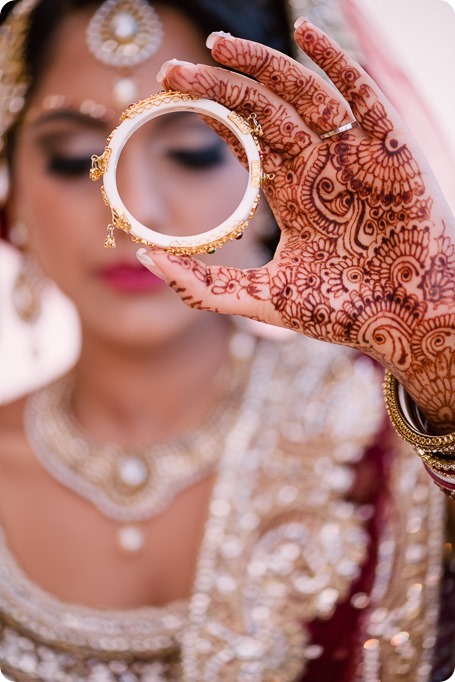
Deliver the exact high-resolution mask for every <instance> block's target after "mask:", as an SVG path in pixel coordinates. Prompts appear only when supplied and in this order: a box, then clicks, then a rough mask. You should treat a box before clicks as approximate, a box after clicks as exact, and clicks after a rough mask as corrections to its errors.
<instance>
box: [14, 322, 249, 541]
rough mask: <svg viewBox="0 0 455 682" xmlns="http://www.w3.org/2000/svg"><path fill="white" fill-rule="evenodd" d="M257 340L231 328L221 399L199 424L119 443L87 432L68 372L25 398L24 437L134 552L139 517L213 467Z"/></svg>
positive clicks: (140, 537) (140, 530)
mask: <svg viewBox="0 0 455 682" xmlns="http://www.w3.org/2000/svg"><path fill="white" fill-rule="evenodd" d="M255 344H256V342H255V340H254V338H253V337H252V336H249V335H247V334H244V333H236V334H234V335H233V337H232V338H231V342H230V363H229V371H228V385H227V388H226V390H225V396H224V398H223V399H222V401H221V402H220V403H219V404H218V405H217V406H216V407H215V408H214V409H213V410H212V411H211V413H210V414H208V415H207V416H206V418H205V420H204V422H203V424H202V425H201V426H200V427H199V428H198V429H193V430H191V431H189V432H187V433H185V434H184V435H182V436H181V437H180V438H178V439H175V440H173V441H171V442H168V443H160V444H154V445H138V446H137V447H124V446H123V445H121V444H119V443H114V442H111V443H102V442H99V441H97V440H94V439H92V438H90V436H88V435H87V434H86V433H85V432H84V430H83V429H82V427H81V426H80V425H79V424H78V423H77V421H76V419H75V417H74V415H73V413H72V408H71V396H72V392H73V386H74V377H73V376H72V375H68V376H66V377H63V378H61V379H58V380H57V381H55V382H54V383H52V384H49V385H48V386H46V387H44V388H42V389H41V390H39V391H37V392H35V393H33V394H32V395H31V396H30V397H29V398H28V400H27V403H26V406H25V417H24V425H25V433H26V436H27V439H28V441H29V444H30V446H31V448H32V450H33V452H34V453H35V455H36V457H37V458H38V460H39V462H40V463H41V464H42V466H43V467H44V468H45V469H46V470H47V471H48V472H49V474H50V475H51V476H53V477H54V478H55V479H57V480H58V481H59V482H60V483H62V484H63V485H64V486H66V487H67V488H69V489H71V490H72V491H74V492H75V493H77V494H78V495H80V496H81V497H83V498H85V499H86V500H88V501H89V502H91V503H92V504H93V505H95V507H97V509H99V511H101V512H102V513H103V514H104V515H105V516H107V517H108V518H110V519H112V520H114V521H115V522H117V524H118V525H117V530H116V541H117V545H118V547H119V549H121V550H123V551H124V552H128V553H136V552H138V551H140V550H141V549H142V547H143V546H144V543H145V528H144V522H146V521H148V520H149V519H150V518H152V517H154V516H156V515H157V514H159V513H160V512H162V511H163V510H164V509H165V508H166V507H167V506H168V505H169V504H170V503H171V502H172V501H173V499H174V498H175V497H176V496H177V494H178V493H180V492H181V491H182V490H184V489H185V488H188V487H189V486H191V485H193V484H194V483H196V482H197V481H199V480H201V479H202V478H203V477H204V476H206V475H208V474H209V473H210V472H212V471H213V470H214V468H215V466H216V464H217V461H218V459H219V456H220V452H221V450H222V444H223V442H224V440H225V438H226V435H227V433H228V432H229V430H230V429H231V427H232V425H233V423H234V422H235V421H236V418H237V412H238V409H239V405H241V403H242V400H241V399H242V395H243V393H244V390H245V386H246V384H247V379H248V375H249V368H250V363H251V358H252V356H253V354H254V349H255Z"/></svg>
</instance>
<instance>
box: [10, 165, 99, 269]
mask: <svg viewBox="0 0 455 682" xmlns="http://www.w3.org/2000/svg"><path fill="white" fill-rule="evenodd" d="M17 176H18V178H20V182H19V183H17V191H16V201H17V206H18V208H17V209H16V213H17V215H18V219H19V220H22V221H24V223H25V224H26V226H27V228H28V231H29V236H30V248H31V249H32V251H33V252H34V253H35V255H36V256H37V258H38V260H39V261H40V263H41V265H42V267H43V269H44V270H45V272H46V273H48V274H49V275H50V276H53V275H54V273H56V272H62V271H63V272H64V271H65V269H66V268H69V269H71V267H72V263H73V262H74V259H75V258H76V257H78V256H80V255H81V254H82V253H84V252H86V251H87V249H91V247H92V246H93V247H95V246H96V244H99V247H100V250H101V249H102V244H103V230H105V229H106V225H107V224H108V222H109V218H110V214H109V211H108V209H107V208H106V207H105V206H104V204H103V201H102V198H101V195H100V191H99V187H97V186H95V185H94V184H93V183H91V181H90V180H89V179H87V180H85V179H78V180H75V181H68V180H66V181H59V180H56V179H55V178H54V177H52V176H51V175H49V174H48V173H47V172H46V171H45V169H43V168H42V167H40V165H39V163H38V162H35V163H30V164H29V165H28V166H27V167H24V166H23V165H22V167H21V166H20V165H18V174H17Z"/></svg>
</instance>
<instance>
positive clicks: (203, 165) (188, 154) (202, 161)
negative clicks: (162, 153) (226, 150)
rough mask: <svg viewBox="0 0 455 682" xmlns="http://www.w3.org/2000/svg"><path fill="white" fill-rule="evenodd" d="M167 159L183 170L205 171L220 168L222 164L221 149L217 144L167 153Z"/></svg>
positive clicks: (222, 155)
mask: <svg viewBox="0 0 455 682" xmlns="http://www.w3.org/2000/svg"><path fill="white" fill-rule="evenodd" d="M168 157H169V158H170V159H172V160H173V161H176V162H177V163H178V164H179V165H181V166H183V167H185V168H192V169H194V170H205V169H208V168H214V167H215V166H220V165H221V164H222V163H223V162H224V154H223V148H222V147H221V146H220V145H219V144H215V145H211V146H210V147H204V148H202V149H194V150H191V151H189V150H188V151H187V150H174V151H170V152H169V153H168Z"/></svg>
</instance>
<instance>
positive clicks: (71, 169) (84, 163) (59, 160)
mask: <svg viewBox="0 0 455 682" xmlns="http://www.w3.org/2000/svg"><path fill="white" fill-rule="evenodd" d="M91 163H92V162H91V157H90V156H81V157H71V156H68V157H67V156H52V157H51V158H50V159H49V162H48V164H47V170H48V171H49V172H50V173H53V174H54V175H62V176H64V177H68V178H75V177H79V176H81V175H86V176H87V177H88V173H89V170H90V167H91Z"/></svg>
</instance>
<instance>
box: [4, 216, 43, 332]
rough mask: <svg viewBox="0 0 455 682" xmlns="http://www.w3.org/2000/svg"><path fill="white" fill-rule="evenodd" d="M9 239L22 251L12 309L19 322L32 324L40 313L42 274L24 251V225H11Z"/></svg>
mask: <svg viewBox="0 0 455 682" xmlns="http://www.w3.org/2000/svg"><path fill="white" fill-rule="evenodd" d="M10 239H11V242H12V244H14V246H16V247H18V248H20V249H22V254H21V264H20V266H19V270H18V273H17V275H16V279H15V282H14V285H13V307H14V310H15V311H16V314H17V316H18V317H19V319H20V320H22V321H23V322H26V323H27V324H33V323H34V322H36V320H37V319H38V318H39V316H40V313H41V291H42V289H43V282H44V278H43V274H42V272H41V269H40V267H39V265H38V262H37V260H36V258H35V257H34V256H33V255H32V254H31V253H30V252H29V251H28V250H27V249H26V244H27V241H28V230H27V226H26V225H25V223H23V222H18V223H16V224H15V225H13V227H12V228H11V232H10Z"/></svg>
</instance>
